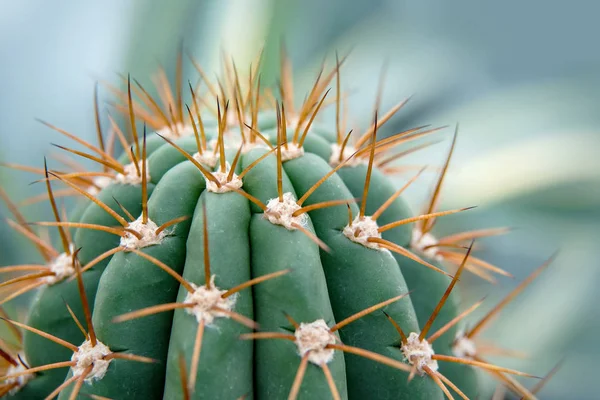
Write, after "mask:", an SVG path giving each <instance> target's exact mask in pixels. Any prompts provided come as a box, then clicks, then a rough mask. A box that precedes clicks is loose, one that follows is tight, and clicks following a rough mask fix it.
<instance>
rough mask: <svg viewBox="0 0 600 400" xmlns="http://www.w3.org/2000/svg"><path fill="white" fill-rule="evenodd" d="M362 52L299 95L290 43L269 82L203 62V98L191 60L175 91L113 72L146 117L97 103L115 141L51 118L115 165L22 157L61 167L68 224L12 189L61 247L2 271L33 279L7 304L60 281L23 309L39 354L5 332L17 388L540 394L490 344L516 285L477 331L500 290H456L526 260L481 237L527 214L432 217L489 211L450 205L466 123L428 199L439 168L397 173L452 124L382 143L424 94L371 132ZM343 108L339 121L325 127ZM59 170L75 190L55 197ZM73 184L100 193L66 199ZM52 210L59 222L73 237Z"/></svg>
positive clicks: (129, 106) (65, 394) (39, 239)
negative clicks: (211, 73)
mask: <svg viewBox="0 0 600 400" xmlns="http://www.w3.org/2000/svg"><path fill="white" fill-rule="evenodd" d="M343 62H344V59H342V60H337V59H336V65H335V68H333V69H331V70H330V71H327V72H325V70H324V68H323V69H322V70H321V71H320V73H319V74H318V76H317V78H316V80H315V83H314V85H313V87H312V89H311V91H310V92H309V93H308V94H307V96H306V100H305V101H304V102H303V103H302V104H301V106H300V107H299V108H297V107H296V106H295V104H294V102H293V98H294V93H293V87H292V80H291V76H292V72H291V67H290V64H289V62H288V61H287V59H286V58H285V56H284V57H282V70H281V84H280V86H279V88H278V96H275V95H273V93H272V91H270V90H268V89H264V88H261V82H260V75H259V73H258V70H259V65H260V59H259V60H258V61H257V62H256V63H255V64H254V66H253V67H251V68H250V69H249V74H248V76H245V77H242V76H241V75H240V74H239V73H238V70H237V68H236V66H235V64H233V63H232V62H231V63H230V62H225V67H224V73H223V77H222V79H223V80H222V81H221V80H219V81H218V82H217V85H214V84H212V83H210V82H209V81H208V79H207V75H206V73H205V72H204V71H203V70H202V69H201V68H200V66H199V65H198V64H197V63H195V62H194V64H195V66H196V68H197V70H198V72H199V73H200V75H201V78H202V80H203V82H204V85H203V86H198V87H196V88H194V87H192V85H191V84H190V85H188V86H189V91H190V96H191V105H188V104H184V101H183V94H182V92H183V87H184V86H183V83H182V68H181V65H182V60H181V56H179V58H178V61H177V75H176V79H175V81H176V82H175V88H176V90H175V92H174V93H173V91H172V90H171V88H170V86H169V83H168V79H167V77H166V75H165V74H164V72H162V71H161V73H160V75H159V80H158V83H159V84H158V87H159V97H158V98H153V97H152V96H151V95H150V94H149V92H148V91H147V90H146V89H145V88H144V87H142V85H140V84H139V83H138V82H137V81H133V84H132V81H131V79H129V78H126V79H125V82H126V84H127V89H126V90H125V91H121V90H119V89H118V88H116V87H111V90H112V91H113V92H114V93H115V94H116V95H117V97H118V99H119V100H120V101H121V102H120V103H118V104H117V105H116V108H117V109H118V110H119V111H121V112H123V113H124V115H125V117H126V118H127V119H128V121H129V124H128V126H127V127H126V129H123V128H121V127H119V125H118V124H117V123H116V122H115V119H113V118H112V117H110V116H109V120H110V124H111V129H110V132H111V134H110V136H109V137H108V138H107V139H106V140H105V139H104V135H103V129H102V126H101V122H100V121H101V119H100V111H99V107H98V101H97V100H96V101H95V110H96V128H97V133H98V144H97V145H93V144H90V143H87V142H84V141H82V140H81V139H78V138H77V137H76V136H75V135H72V134H71V133H69V132H67V131H65V130H63V129H60V128H57V127H55V126H52V125H50V124H47V125H48V126H49V127H50V128H52V129H54V130H56V131H58V132H59V133H61V134H62V135H64V136H66V137H68V138H70V139H71V140H74V141H75V142H76V143H78V144H79V145H81V146H83V147H85V148H86V150H85V151H83V150H76V149H72V148H69V147H65V146H58V147H59V148H61V149H63V150H64V151H66V152H67V153H69V154H71V155H75V156H78V157H84V158H87V159H88V160H92V161H95V162H96V163H98V164H99V165H100V166H101V167H102V170H101V171H100V172H94V171H85V170H81V169H78V167H76V166H74V163H73V162H72V161H73V160H72V159H68V158H64V159H61V162H62V163H63V164H66V165H71V166H73V168H74V170H72V171H60V170H52V169H48V167H47V166H46V165H44V168H42V169H36V168H32V167H28V166H22V165H14V164H10V165H7V166H9V167H12V168H15V169H25V170H28V171H33V172H37V173H39V174H41V180H42V181H43V182H45V185H46V191H47V193H46V195H45V196H44V199H47V200H48V201H49V202H50V204H51V206H52V210H53V213H54V217H55V220H54V221H52V222H38V223H35V224H31V223H28V222H27V221H26V220H25V218H24V217H23V216H22V215H21V213H20V212H19V209H18V207H17V205H15V204H13V203H12V202H11V200H10V199H9V198H8V196H6V194H5V193H4V192H2V193H1V194H2V198H3V199H4V201H5V202H6V203H7V204H8V206H9V208H10V210H11V212H12V213H13V215H14V218H15V220H16V221H12V220H9V222H8V223H9V224H10V225H11V226H12V227H13V228H14V229H15V230H16V232H18V233H19V234H22V235H24V236H25V237H27V238H28V239H29V240H30V241H31V242H32V243H33V244H34V245H35V246H36V247H37V249H38V250H39V251H40V253H41V255H42V256H43V257H44V260H45V264H44V265H30V264H24V265H15V266H7V267H3V268H2V269H0V273H4V274H14V273H17V274H18V276H16V277H12V278H10V279H7V280H5V281H4V282H3V283H2V284H1V286H2V287H4V288H8V289H9V290H11V292H10V294H8V295H6V296H5V297H4V298H3V300H2V303H5V302H7V301H10V300H12V299H13V298H15V297H17V296H19V295H21V294H24V293H27V292H29V291H32V290H37V291H38V292H37V294H36V297H35V299H34V300H33V302H32V303H31V305H30V307H29V309H28V314H27V320H26V323H21V322H18V321H14V320H9V319H8V318H5V317H3V319H4V320H5V321H6V323H7V324H8V325H9V327H10V328H11V329H12V330H14V331H16V332H18V333H19V335H20V332H21V331H20V330H18V329H17V328H21V329H22V330H23V339H22V350H21V351H20V352H19V353H18V354H19V355H18V356H15V355H14V354H15V353H14V351H15V350H14V348H13V347H10V346H8V344H6V343H4V342H3V343H2V352H1V355H2V358H3V359H4V360H5V361H6V362H7V363H8V365H9V366H8V367H7V368H5V369H4V373H3V375H4V376H3V377H2V382H3V384H2V386H0V388H1V389H0V390H2V394H4V395H8V396H12V397H14V398H28V399H31V398H54V397H56V396H58V397H59V398H60V399H75V398H78V396H80V397H82V398H83V396H87V397H92V398H99V399H100V398H112V399H118V398H127V399H155V398H156V399H160V398H165V399H179V398H181V399H191V398H205V399H237V398H257V399H279V398H290V399H296V398H306V399H308V398H310V399H316V398H325V399H327V398H334V399H345V398H355V399H363V398H370V399H379V398H382V399H383V398H398V399H441V398H443V397H444V396H446V397H448V398H452V392H454V393H456V394H457V395H458V396H460V397H461V398H476V397H477V396H478V395H479V393H480V391H481V385H480V382H479V377H478V372H477V371H478V370H481V371H485V372H487V373H489V374H491V375H493V376H494V377H495V378H496V379H498V380H499V381H500V382H501V383H503V384H504V385H506V386H507V387H508V389H510V390H512V391H513V392H514V393H516V394H517V395H519V396H523V397H525V398H534V396H535V394H534V392H535V391H537V390H538V389H534V390H533V392H530V391H529V390H527V389H526V386H525V385H523V384H521V383H519V381H517V380H516V379H514V378H512V377H510V375H517V376H526V377H531V375H529V374H526V373H523V372H520V371H515V370H512V369H508V368H503V367H500V366H496V365H493V364H490V363H487V362H485V361H483V360H482V359H481V357H480V356H481V355H482V354H484V349H480V350H481V351H477V348H476V345H475V342H474V341H473V339H474V336H475V335H476V334H477V332H478V331H479V330H480V329H481V327H483V325H484V324H486V323H487V321H489V319H490V318H491V316H492V315H495V314H496V313H497V312H498V311H499V310H500V309H501V308H502V307H503V305H504V304H506V303H507V302H508V301H509V300H510V299H512V298H513V297H514V295H511V296H510V297H509V298H508V299H507V301H505V302H503V303H501V304H500V305H499V306H498V307H496V308H495V309H494V310H493V311H492V312H491V314H490V316H488V317H485V318H484V319H483V320H482V322H480V323H479V325H476V326H475V327H474V328H471V330H467V329H466V328H461V327H460V326H461V325H462V324H463V319H464V318H465V317H467V316H468V315H469V314H470V313H471V312H472V311H473V310H475V308H477V307H478V306H479V305H480V304H481V302H478V303H476V304H475V305H473V306H471V307H469V308H467V309H466V310H464V311H460V310H459V304H458V299H457V294H456V293H455V292H454V290H453V289H454V287H455V285H456V283H457V281H458V279H459V276H460V275H461V273H462V272H463V270H468V271H470V272H472V273H475V274H476V275H479V276H481V277H482V278H484V279H487V280H490V281H495V278H494V276H493V275H492V274H499V275H507V274H506V273H505V272H504V271H503V270H501V269H500V268H498V267H496V266H494V265H491V264H489V263H487V262H485V261H483V260H480V259H478V258H476V257H474V256H472V255H471V253H472V251H474V248H473V245H472V241H473V240H474V239H478V238H481V237H485V236H491V235H495V234H500V233H504V232H505V230H504V229H489V230H481V231H472V232H465V233H459V234H455V235H452V236H448V237H445V238H440V239H436V238H435V237H433V236H432V235H431V233H430V232H431V229H432V228H433V225H434V223H435V220H436V218H439V217H443V216H445V215H449V214H454V213H459V212H463V211H466V210H468V209H469V208H462V209H458V210H447V211H437V206H438V202H439V196H440V192H441V187H442V183H443V180H444V176H445V174H446V171H447V169H448V165H449V162H450V157H451V154H452V150H453V149H454V146H455V142H456V133H455V135H454V139H453V141H452V146H451V148H450V152H449V155H448V158H447V160H446V162H445V164H444V166H443V168H442V171H441V173H440V177H439V179H438V181H437V184H436V186H435V188H434V191H433V194H432V197H431V200H430V202H429V203H428V204H427V206H426V207H425V211H424V212H423V214H421V215H417V216H415V215H414V214H413V213H412V212H411V211H410V209H409V207H408V206H407V204H406V203H405V202H404V200H403V197H402V194H403V192H404V191H405V190H407V189H408V188H409V187H410V185H411V184H412V183H413V182H415V181H416V180H417V179H418V178H419V176H420V175H421V173H422V172H423V169H421V170H420V171H419V172H418V173H417V174H416V175H414V176H413V177H412V178H410V179H408V180H407V181H406V183H405V184H404V185H403V186H402V187H400V188H396V187H394V186H393V185H392V183H391V182H390V181H389V180H388V177H387V175H388V174H392V173H397V172H399V171H406V170H405V169H403V167H402V166H395V165H393V164H394V163H395V162H396V161H397V160H399V159H401V157H402V155H405V154H408V153H411V152H414V151H417V150H420V149H422V148H424V147H426V146H428V145H429V144H431V143H433V142H429V143H425V144H423V143H419V140H420V139H422V138H427V137H429V136H430V135H431V134H433V133H434V132H437V131H438V129H430V128H428V127H419V128H415V129H411V130H408V131H405V132H400V133H398V134H395V135H392V136H389V137H387V138H384V139H380V140H378V139H377V131H378V128H379V127H380V126H381V125H382V124H384V123H385V122H386V121H388V120H389V119H390V118H391V117H392V116H393V115H394V114H395V113H396V112H397V111H399V110H400V109H401V108H402V106H403V105H404V104H405V103H406V101H403V102H401V103H399V104H398V105H397V106H395V107H393V108H392V110H391V111H389V112H388V113H386V114H385V115H384V116H383V117H381V118H378V110H377V108H378V106H376V107H375V113H374V116H375V117H374V120H373V124H372V125H371V126H370V127H369V128H368V129H367V130H366V131H365V132H364V133H363V134H362V135H356V139H352V138H353V137H354V136H353V135H352V131H350V132H348V133H345V127H344V125H345V119H344V118H342V116H341V114H342V109H343V108H344V107H343V106H344V105H343V104H342V103H343V94H342V92H341V84H340V74H339V70H340V66H341V65H342V63H343ZM330 85H334V86H335V93H336V94H335V96H334V97H335V98H334V99H333V100H330V99H329V98H328V96H329V93H330V89H328V87H329V86H330ZM204 86H205V87H206V88H204ZM202 91H205V92H206V95H204V96H200V95H199V94H200V93H201V92H202ZM96 98H97V97H96ZM329 105H332V106H335V107H336V122H335V128H331V129H330V128H328V127H327V126H326V125H324V124H322V123H319V122H315V121H317V117H318V116H319V112H320V111H321V110H322V109H323V108H324V107H327V106H329ZM136 118H140V119H142V120H143V121H144V130H143V133H140V130H139V127H138V124H137V123H136ZM146 125H148V126H150V127H151V128H152V129H153V130H155V131H156V133H152V134H147V133H146ZM351 139H352V140H351ZM117 140H118V141H119V142H120V144H121V145H122V147H123V148H124V149H125V151H124V155H123V156H122V157H120V158H116V157H115V156H114V155H113V154H114V150H113V149H114V146H115V142H116V141H117ZM406 145H410V146H412V147H401V146H406ZM86 151H89V153H88V152H86ZM53 184H54V185H56V184H61V185H63V186H65V188H64V189H61V190H60V192H59V191H58V190H57V191H56V192H54V191H53V187H52V186H53ZM59 196H76V197H81V198H83V199H84V201H82V202H81V203H79V205H78V206H77V207H76V208H75V209H73V210H70V211H69V212H66V211H64V209H62V210H61V209H60V208H59V207H58V205H57V201H56V198H57V197H59ZM40 200H42V198H41V197H40V196H36V197H33V198H31V199H30V200H28V203H32V202H37V201H40ZM67 215H68V218H67ZM36 227H51V228H52V229H54V228H56V229H57V231H58V237H59V239H60V242H61V245H62V252H60V251H59V250H57V249H55V248H54V247H53V246H52V244H50V242H49V241H47V240H46V238H45V237H44V235H41V234H39V233H38V231H36V229H34V228H36ZM70 230H74V234H73V235H71V233H70ZM468 243H471V245H468ZM540 271H541V269H540ZM536 275H537V274H536ZM531 279H533V277H532V278H531ZM531 279H529V280H528V281H526V282H524V284H523V285H522V286H520V287H519V289H518V290H519V291H520V290H522V288H523V287H524V286H525V285H526V284H527V283H528V282H529V281H530V280H531ZM419 327H422V329H419ZM430 331H431V332H434V333H433V334H430V335H429V336H427V335H428V334H429V333H430ZM405 332H407V333H408V335H406V334H405ZM82 336H83V337H82ZM17 350H18V349H17ZM438 361H439V362H440V363H439V364H438ZM539 386H540V385H538V386H536V387H539Z"/></svg>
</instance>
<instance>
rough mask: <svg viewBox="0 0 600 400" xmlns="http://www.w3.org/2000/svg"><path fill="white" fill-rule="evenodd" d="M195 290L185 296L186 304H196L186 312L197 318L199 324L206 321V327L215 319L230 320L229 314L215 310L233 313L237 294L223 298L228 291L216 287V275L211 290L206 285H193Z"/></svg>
mask: <svg viewBox="0 0 600 400" xmlns="http://www.w3.org/2000/svg"><path fill="white" fill-rule="evenodd" d="M191 285H192V287H193V288H194V292H193V293H189V292H188V294H187V295H186V296H185V300H184V301H183V302H184V303H185V304H194V307H191V308H186V309H185V312H186V313H188V314H191V315H193V316H195V317H196V321H198V323H200V322H202V321H204V324H205V325H211V324H212V323H213V321H214V320H215V318H229V316H228V315H227V314H224V313H222V312H220V311H215V310H213V308H214V307H218V308H220V309H223V310H226V311H232V310H233V307H235V302H236V300H237V293H235V294H233V295H231V296H229V297H226V298H223V297H222V296H223V294H224V293H225V292H227V291H226V290H220V289H219V288H218V287H216V286H215V275H213V276H211V278H210V288H207V287H206V286H205V285H202V286H196V285H194V284H193V283H191Z"/></svg>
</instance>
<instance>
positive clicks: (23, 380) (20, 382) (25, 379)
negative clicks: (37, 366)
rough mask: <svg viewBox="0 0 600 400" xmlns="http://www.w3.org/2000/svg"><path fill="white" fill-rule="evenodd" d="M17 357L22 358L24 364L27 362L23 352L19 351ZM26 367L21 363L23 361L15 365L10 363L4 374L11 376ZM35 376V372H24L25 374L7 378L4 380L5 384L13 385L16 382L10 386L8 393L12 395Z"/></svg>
mask: <svg viewBox="0 0 600 400" xmlns="http://www.w3.org/2000/svg"><path fill="white" fill-rule="evenodd" d="M18 359H21V360H23V362H24V363H25V364H27V360H26V359H25V354H23V353H19V357H18ZM26 369H27V367H26V366H25V365H23V363H21V362H19V364H18V365H17V366H14V365H12V364H11V365H10V367H9V368H8V370H7V371H6V376H11V375H14V374H18V373H21V372H23V371H25V370H26ZM33 378H35V374H25V375H21V376H16V377H14V378H8V379H6V380H5V381H4V384H5V385H7V386H10V385H13V384H15V383H16V384H17V385H16V386H15V387H14V388H12V389H11V390H10V391H9V392H8V394H9V395H10V396H13V395H14V394H16V393H17V392H18V391H19V390H21V388H22V387H23V386H25V385H26V384H27V382H29V381H30V380H31V379H33Z"/></svg>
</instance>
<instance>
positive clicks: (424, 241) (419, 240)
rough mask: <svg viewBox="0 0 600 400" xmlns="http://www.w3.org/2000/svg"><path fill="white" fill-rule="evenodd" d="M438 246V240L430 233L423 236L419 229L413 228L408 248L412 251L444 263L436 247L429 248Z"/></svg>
mask: <svg viewBox="0 0 600 400" xmlns="http://www.w3.org/2000/svg"><path fill="white" fill-rule="evenodd" d="M436 244H438V240H437V239H436V237H435V236H433V235H432V234H431V233H429V232H427V233H425V234H423V232H421V230H420V229H417V228H414V229H413V230H412V237H411V239H410V247H411V248H412V249H414V250H418V251H419V252H421V253H423V254H425V255H426V256H427V257H429V258H431V259H434V260H436V261H444V258H443V257H442V256H441V255H440V254H439V253H438V250H437V247H429V248H426V247H427V246H432V245H436Z"/></svg>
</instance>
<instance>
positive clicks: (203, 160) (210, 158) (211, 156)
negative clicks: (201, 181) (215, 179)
mask: <svg viewBox="0 0 600 400" xmlns="http://www.w3.org/2000/svg"><path fill="white" fill-rule="evenodd" d="M192 157H194V160H196V161H198V162H199V163H200V164H204V165H206V166H208V167H211V168H214V167H215V165H217V155H216V154H215V153H213V152H212V151H211V150H204V151H203V152H202V154H200V153H196V154H194V155H193V156H192Z"/></svg>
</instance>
